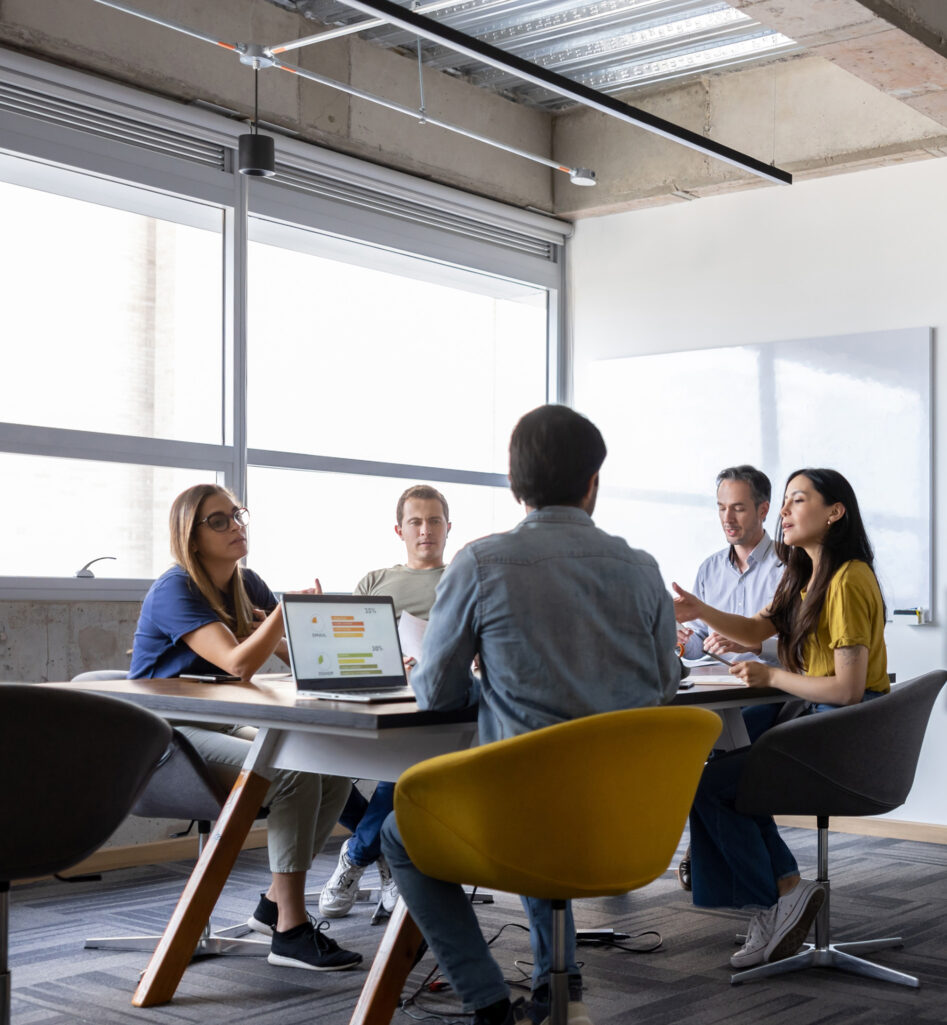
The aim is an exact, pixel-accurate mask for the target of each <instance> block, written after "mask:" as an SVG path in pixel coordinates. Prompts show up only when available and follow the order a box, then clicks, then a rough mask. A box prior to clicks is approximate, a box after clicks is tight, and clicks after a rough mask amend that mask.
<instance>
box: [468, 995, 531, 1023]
mask: <svg viewBox="0 0 947 1025" xmlns="http://www.w3.org/2000/svg"><path fill="white" fill-rule="evenodd" d="M502 1003H503V1002H502V1001H497V1003H495V1004H491V1005H490V1007H484V1008H481V1009H480V1010H478V1011H475V1012H474V1025H490V1021H491V1019H493V1018H495V1017H496V1016H498V1015H497V1011H498V1010H499V1013H500V1014H502V1013H503V1011H502V1010H501V1009H500V1008H501V1004H502ZM506 1004H507V1010H506V1016H505V1017H504V1018H503V1019H502V1020H501V1021H500V1022H498V1023H497V1025H517V1023H518V1022H525V1023H526V1025H529V1019H528V1018H527V1016H526V1001H525V1000H524V999H523V997H520V998H519V1000H514V1001H513V1003H510V1002H509V1000H507V1001H506Z"/></svg>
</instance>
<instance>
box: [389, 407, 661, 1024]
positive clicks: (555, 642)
mask: <svg viewBox="0 0 947 1025" xmlns="http://www.w3.org/2000/svg"><path fill="white" fill-rule="evenodd" d="M605 452H606V450H605V443H604V441H603V440H602V435H601V434H600V433H599V431H598V429H597V428H596V427H595V425H594V424H592V423H591V422H590V421H589V420H587V419H586V418H585V417H583V416H580V415H579V414H578V413H576V412H574V411H573V410H571V409H569V408H567V407H566V406H554V405H549V406H540V407H539V408H538V409H534V410H533V411H532V412H530V413H527V414H526V415H525V416H524V417H523V418H522V419H521V420H520V421H519V423H518V424H517V425H516V427H515V429H514V431H513V435H512V437H511V439H510V486H511V488H512V490H513V495H514V496H515V498H516V499H517V501H519V502H522V503H523V505H524V506H525V507H526V514H527V515H526V518H525V519H524V520H523V521H522V522H521V523H520V524H519V525H518V526H516V527H514V528H513V529H512V530H510V531H507V532H505V533H500V534H492V535H489V536H487V537H484V538H481V539H480V540H478V541H474V542H472V543H471V544H468V545H467V546H465V547H464V548H463V549H461V551H460V552H459V553H458V554H457V555H456V556H455V557H454V560H453V561H452V563H451V565H450V566H449V567H448V569H447V571H446V572H445V574H444V576H443V578H442V580H441V583H440V584H439V586H438V589H437V602H436V603H435V605H434V608H433V609H432V610H431V619H430V625H429V627H428V630H427V633H426V634H425V637H424V647H423V650H422V654H421V659H420V664H419V666H418V668H417V669H416V670H415V671H414V673H413V674H412V680H411V682H412V685H413V687H414V689H415V692H416V694H417V698H418V704H419V706H420V707H421V708H425V709H427V708H437V709H453V708H462V707H465V706H467V705H470V704H473V703H475V702H477V701H478V698H479V705H480V708H479V717H478V724H479V732H480V742H481V743H488V742H490V741H493V740H500V739H502V738H505V737H512V736H516V735H517V734H521V733H527V732H529V731H531V730H536V729H540V728H541V727H543V726H550V725H552V724H553V723H558V722H563V721H565V720H569V719H576V718H579V717H581V716H586V715H594V714H596V713H598V712H608V711H613V710H616V709H621V708H634V707H641V706H647V705H657V704H664V703H666V702H668V701H670V699H671V698H672V697H673V696H674V694H675V693H676V691H677V685H678V682H679V679H680V662H679V661H678V659H677V657H676V655H675V651H674V644H675V637H676V632H675V630H676V628H675V624H674V620H673V610H672V605H671V599H670V596H669V594H668V592H667V590H666V589H665V587H664V583H663V581H662V579H661V574H660V572H659V570H658V564H657V563H656V562H655V560H654V559H653V558H652V557H651V556H650V555H648V554H647V553H646V552H643V551H640V550H636V549H633V548H629V547H628V545H627V544H626V542H625V541H624V540H623V539H622V538H618V537H611V536H609V535H608V534H606V533H605V532H604V531H602V530H599V529H598V528H597V527H596V526H595V525H594V524H593V522H592V519H591V514H592V511H593V509H594V507H595V500H596V496H597V494H598V486H599V468H600V467H601V465H602V463H603V461H604V459H605ZM514 612H515V614H514ZM523 624H528V625H529V629H528V631H527V630H526V629H524V626H523ZM477 654H479V659H480V674H481V679H480V683H479V687H478V685H477V682H476V681H475V679H474V677H473V676H472V674H471V669H470V667H471V662H472V660H473V657H474V655H477ZM382 850H383V851H384V853H385V856H386V858H387V859H388V864H389V865H390V867H391V870H392V872H393V874H394V876H395V880H396V881H397V883H398V887H399V889H400V890H401V894H402V896H403V897H404V898H405V900H406V901H407V904H408V908H409V909H410V911H411V914H412V916H413V918H414V920H415V922H417V924H418V927H419V928H420V930H421V932H422V934H423V936H424V938H425V940H426V941H427V943H428V945H429V946H430V947H431V950H432V951H433V953H434V956H435V957H436V958H437V960H438V962H439V964H440V966H441V969H442V970H443V971H444V973H445V974H446V975H447V978H448V980H449V981H450V984H451V985H452V986H453V988H454V990H455V991H456V993H457V994H458V996H460V998H461V999H462V1000H463V1002H464V1006H465V1007H467V1008H470V1009H472V1010H473V1011H474V1012H475V1018H474V1023H475V1025H511V1023H513V1022H516V1021H520V1020H522V1019H523V1018H524V1016H528V1017H529V1018H531V1019H532V1020H533V1021H536V1022H542V1021H544V1020H545V1019H546V1018H547V1017H548V1007H549V983H548V978H549V970H550V960H551V954H550V951H551V937H552V909H551V903H550V902H549V901H543V900H536V899H532V898H525V897H524V898H522V900H523V905H524V907H525V909H526V913H527V916H528V918H529V922H530V940H531V943H532V947H533V959H534V965H535V968H534V971H533V979H532V996H531V1000H530V1003H529V1005H527V1007H525V1008H524V1007H523V1002H522V1001H517V1003H516V1004H515V1005H512V1004H511V1003H510V998H509V991H508V989H507V985H506V983H505V982H504V979H503V973H502V972H501V970H500V968H499V966H498V965H497V963H496V961H494V959H493V958H492V956H491V955H490V952H489V949H488V948H487V946H486V943H485V941H484V939H483V935H482V933H481V932H480V928H479V926H478V924H477V919H476V916H475V914H474V911H473V909H472V908H471V905H470V903H469V900H468V899H467V897H466V896H465V895H464V891H463V889H462V887H460V886H457V885H454V884H450V883H444V882H442V881H440V880H436V879H432V878H431V877H429V876H426V875H424V874H423V873H421V872H419V871H418V870H417V869H416V868H415V867H414V865H412V863H411V861H410V859H409V858H408V855H407V853H406V851H405V849H404V846H403V845H402V843H401V837H400V835H399V833H398V825H397V822H396V820H395V816H394V815H393V814H392V815H389V816H388V818H387V819H386V820H385V824H384V826H383V828H382ZM566 960H567V963H568V971H569V975H570V979H569V998H570V1003H569V1022H570V1025H590V1022H589V1018H588V1012H587V1011H586V1009H585V1006H584V1004H582V1003H581V994H582V980H581V976H580V975H579V970H578V968H577V966H576V963H575V928H574V925H573V922H572V910H571V905H570V906H569V908H568V911H567V939H566Z"/></svg>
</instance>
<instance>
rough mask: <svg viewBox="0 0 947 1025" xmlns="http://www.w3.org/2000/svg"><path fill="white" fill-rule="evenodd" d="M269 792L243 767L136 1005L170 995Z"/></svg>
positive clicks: (145, 976)
mask: <svg viewBox="0 0 947 1025" xmlns="http://www.w3.org/2000/svg"><path fill="white" fill-rule="evenodd" d="M269 788H270V781H269V780H268V779H266V778H265V777H264V776H260V775H257V774H256V773H254V772H248V771H247V770H246V769H244V770H243V771H242V772H241V773H240V775H239V776H238V777H237V782H236V783H234V785H233V789H232V790H231V791H230V796H229V797H228V798H227V803H226V804H225V805H224V807H223V810H222V811H221V813H220V818H219V819H218V820H217V824H216V826H215V827H214V829H213V830H212V832H211V834H210V837H209V838H208V841H207V843H206V844H205V846H204V851H203V853H202V854H201V857H200V860H199V861H198V862H197V864H196V865H195V866H194V871H193V872H191V876H190V878H189V879H188V881H187V885H186V886H185V887H184V892H183V893H182V894H181V899H180V900H179V901H178V905H177V907H176V908H175V909H174V914H173V915H172V916H171V920H170V921H169V922H168V925H167V928H166V929H165V931H164V935H163V936H162V937H161V939H160V940H159V941H158V946H157V947H155V952H154V954H152V956H151V961H150V962H149V964H148V967H147V968H146V969H145V971H144V974H143V975H142V977H141V981H140V982H139V983H138V988H137V989H136V990H135V995H134V997H132V1003H133V1004H134V1005H135V1007H153V1006H155V1005H156V1004H165V1003H167V1002H168V1001H169V1000H170V999H171V998H172V997H173V996H174V991H175V990H176V989H177V987H178V983H179V982H180V981H181V976H183V975H184V970H185V969H186V968H187V966H188V964H189V963H190V960H191V956H192V955H193V953H194V948H195V947H196V946H197V941H198V940H199V939H200V938H201V933H202V932H203V930H204V926H205V925H206V924H207V921H208V919H209V918H210V915H211V912H212V911H213V910H214V905H215V904H216V903H217V899H218V898H219V897H220V893H221V890H223V888H224V883H226V882H227V877H228V876H229V875H230V870H231V869H232V868H233V865H234V862H235V861H236V860H237V855H238V854H239V853H240V849H241V847H242V846H243V841H244V840H245V839H246V838H247V833H249V832H250V827H251V826H252V825H253V820H254V819H255V818H256V815H257V813H258V812H259V810H260V805H261V804H262V802H263V798H264V796H265V794H266V792H267V790H269Z"/></svg>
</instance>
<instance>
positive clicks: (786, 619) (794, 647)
mask: <svg viewBox="0 0 947 1025" xmlns="http://www.w3.org/2000/svg"><path fill="white" fill-rule="evenodd" d="M800 476H801V477H806V478H807V479H808V480H809V482H810V483H811V484H812V486H813V487H814V488H815V489H816V491H818V492H819V494H820V495H821V496H822V498H823V500H824V501H825V504H826V505H834V503H836V502H840V503H841V504H842V505H843V506H844V507H845V513H844V515H842V516H841V517H839V519H837V520H836V521H835V522H834V523H832V524H831V525H830V526H829V528H828V530H827V531H826V533H825V537H823V538H822V553H821V555H820V557H819V568H818V570H817V571H816V575H815V578H814V579H813V581H812V584H811V585H810V586H809V587H808V589H807V591H806V600H805V601H803V600H802V598H801V597H800V594H799V592H800V591H801V590H802V589H803V588H804V587H806V585H807V584H808V582H809V577H810V576H811V575H812V560H811V559H810V558H809V555H808V553H807V552H806V551H805V550H804V549H802V548H799V547H795V546H792V545H787V544H785V543H784V542H783V526H782V520H780V523H779V526H778V527H777V530H776V554H777V555H778V556H779V558H780V559H781V560H782V562H783V563H784V564H785V566H786V569H785V571H784V572H783V576H782V579H781V580H780V581H779V586H778V587H777V588H776V594H775V595H773V601H772V603H771V605H770V616H771V619H772V621H773V625H774V626H775V627H776V631H777V633H778V635H779V661H780V662H781V663H782V664H783V665H784V666H785V667H786V668H787V669H789V670H791V671H792V672H795V673H801V672H803V671H804V669H805V647H806V642H807V640H808V639H809V637H810V636H811V635H812V634H814V633H815V631H816V629H817V628H818V625H819V616H820V615H821V614H822V606H823V605H824V604H825V595H826V592H827V591H828V588H829V581H831V579H832V577H833V576H834V575H835V572H836V570H838V568H839V567H840V566H841V565H842V564H843V563H846V562H848V561H849V560H850V559H860V560H861V561H862V562H866V563H867V564H868V566H869V568H870V569H871V570H872V572H874V568H875V553H874V550H873V549H872V547H871V542H870V541H869V540H868V535H867V534H866V533H865V525H864V523H863V522H862V517H861V513H860V512H859V509H858V500H857V499H856V498H855V492H854V491H853V490H852V486H851V484H849V483H848V481H847V480H846V479H845V478H844V477H843V476H842V475H841V474H840V473H839V472H838V470H826V469H812V468H806V469H804V470H794V471H793V472H792V473H791V474H790V475H789V476H788V477H787V478H786V488H788V487H789V482H790V481H791V480H792V479H793V477H800ZM784 494H785V491H784ZM883 606H884V602H883V600H882V607H883Z"/></svg>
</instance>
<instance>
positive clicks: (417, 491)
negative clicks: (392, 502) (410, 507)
mask: <svg viewBox="0 0 947 1025" xmlns="http://www.w3.org/2000/svg"><path fill="white" fill-rule="evenodd" d="M409 498H436V499H437V500H438V502H440V503H441V508H442V509H443V510H444V519H445V520H447V521H448V523H449V522H450V512H449V511H448V509H447V499H446V498H445V497H444V496H443V495H442V494H441V493H440V491H438V490H437V488H432V487H431V486H430V485H429V484H412V485H411V487H410V488H408V489H407V490H406V491H404V492H403V493H402V495H401V498H399V499H398V507H397V508H396V509H395V517H396V519H395V522H396V523H397V524H398V526H399V527H400V526H401V521H402V520H403V519H404V503H405V502H407V501H408V499H409Z"/></svg>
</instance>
